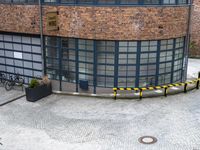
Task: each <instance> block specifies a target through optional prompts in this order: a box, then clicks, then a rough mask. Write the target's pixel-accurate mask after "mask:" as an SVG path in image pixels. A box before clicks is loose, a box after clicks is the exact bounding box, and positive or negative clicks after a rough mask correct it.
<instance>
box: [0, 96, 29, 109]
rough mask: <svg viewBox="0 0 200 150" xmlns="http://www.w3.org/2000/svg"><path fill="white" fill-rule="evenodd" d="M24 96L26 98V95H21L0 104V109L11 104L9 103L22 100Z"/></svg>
mask: <svg viewBox="0 0 200 150" xmlns="http://www.w3.org/2000/svg"><path fill="white" fill-rule="evenodd" d="M24 96H26V94H22V95H20V96H17V97H15V98H12V99H10V100H8V101H6V102H4V103H1V104H0V107H1V106H4V105H6V104H9V103H11V102H13V101H16V100H18V99H20V98H22V97H24Z"/></svg>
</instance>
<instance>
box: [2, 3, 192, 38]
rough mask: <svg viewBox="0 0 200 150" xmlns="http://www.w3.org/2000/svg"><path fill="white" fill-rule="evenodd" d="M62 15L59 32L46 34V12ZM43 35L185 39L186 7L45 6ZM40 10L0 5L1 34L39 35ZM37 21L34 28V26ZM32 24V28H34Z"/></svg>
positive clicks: (27, 6) (47, 32) (30, 6)
mask: <svg viewBox="0 0 200 150" xmlns="http://www.w3.org/2000/svg"><path fill="white" fill-rule="evenodd" d="M51 10H57V11H58V12H59V16H58V21H59V28H60V30H59V31H46V27H45V26H46V25H45V22H46V17H45V16H46V12H47V11H51ZM43 14H44V18H43V20H44V34H46V35H55V36H65V37H77V38H87V39H107V40H149V39H167V38H173V37H180V36H185V35H186V31H187V20H188V19H187V17H188V8H187V7H81V6H58V7H56V6H55V7H53V6H44V9H43ZM38 16H39V13H38V7H37V6H34V5H26V6H24V5H3V4H2V5H0V22H4V23H3V24H0V30H2V31H10V32H25V33H33V34H38V33H39V18H38ZM34 20H35V25H33V22H34ZM31 23H32V24H31Z"/></svg>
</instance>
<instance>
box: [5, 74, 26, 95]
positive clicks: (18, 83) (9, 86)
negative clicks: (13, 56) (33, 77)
mask: <svg viewBox="0 0 200 150" xmlns="http://www.w3.org/2000/svg"><path fill="white" fill-rule="evenodd" d="M23 84H24V79H23V78H21V77H20V76H19V74H16V75H15V76H14V79H13V76H10V79H9V80H8V81H6V83H5V89H6V91H10V90H11V89H12V88H13V87H14V86H22V85H23Z"/></svg>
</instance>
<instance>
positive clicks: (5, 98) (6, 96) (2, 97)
mask: <svg viewBox="0 0 200 150" xmlns="http://www.w3.org/2000/svg"><path fill="white" fill-rule="evenodd" d="M22 95H24V92H23V91H22V90H21V87H20V88H19V89H18V88H15V90H11V91H6V90H5V88H3V87H2V85H1V86H0V106H1V105H2V104H4V103H7V102H9V101H12V100H13V99H15V98H17V97H21V96H22ZM0 150H1V149H0Z"/></svg>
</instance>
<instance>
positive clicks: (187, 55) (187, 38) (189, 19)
mask: <svg viewBox="0 0 200 150" xmlns="http://www.w3.org/2000/svg"><path fill="white" fill-rule="evenodd" d="M192 4H193V0H191V2H190V4H189V10H188V25H187V37H186V51H185V56H186V59H185V79H186V80H187V70H188V57H189V48H190V32H191V16H192V14H191V13H192Z"/></svg>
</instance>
